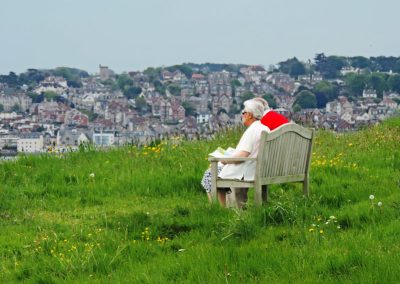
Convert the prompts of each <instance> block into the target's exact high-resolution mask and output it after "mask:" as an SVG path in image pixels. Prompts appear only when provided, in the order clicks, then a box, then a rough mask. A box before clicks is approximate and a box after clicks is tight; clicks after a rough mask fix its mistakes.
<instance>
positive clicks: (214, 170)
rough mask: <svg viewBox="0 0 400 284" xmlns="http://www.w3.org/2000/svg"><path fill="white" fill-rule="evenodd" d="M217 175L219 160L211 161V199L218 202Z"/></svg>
mask: <svg viewBox="0 0 400 284" xmlns="http://www.w3.org/2000/svg"><path fill="white" fill-rule="evenodd" d="M217 175H218V165H217V162H211V201H212V202H213V203H215V202H217V200H218V198H217Z"/></svg>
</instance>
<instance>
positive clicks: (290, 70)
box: [278, 57, 306, 77]
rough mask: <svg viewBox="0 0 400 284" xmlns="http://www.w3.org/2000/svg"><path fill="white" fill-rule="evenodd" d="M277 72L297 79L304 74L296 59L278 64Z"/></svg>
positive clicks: (302, 66) (304, 69)
mask: <svg viewBox="0 0 400 284" xmlns="http://www.w3.org/2000/svg"><path fill="white" fill-rule="evenodd" d="M278 65H279V71H281V72H283V73H286V74H289V75H290V76H293V77H297V76H299V75H304V74H305V73H306V68H305V67H304V64H303V63H301V62H300V61H299V60H298V59H297V58H296V57H293V58H291V59H288V60H286V61H282V62H279V63H278Z"/></svg>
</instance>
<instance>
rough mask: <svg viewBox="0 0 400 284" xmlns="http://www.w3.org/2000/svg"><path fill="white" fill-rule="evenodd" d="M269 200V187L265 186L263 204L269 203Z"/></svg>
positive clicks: (263, 187)
mask: <svg viewBox="0 0 400 284" xmlns="http://www.w3.org/2000/svg"><path fill="white" fill-rule="evenodd" d="M268 199H269V196H268V185H266V184H264V185H263V186H262V200H263V203H267V202H268Z"/></svg>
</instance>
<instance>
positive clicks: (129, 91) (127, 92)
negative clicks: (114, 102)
mask: <svg viewBox="0 0 400 284" xmlns="http://www.w3.org/2000/svg"><path fill="white" fill-rule="evenodd" d="M125 87H126V88H125V89H124V96H125V97H127V98H128V99H134V98H136V97H137V96H138V95H140V94H141V93H142V88H140V87H135V86H125Z"/></svg>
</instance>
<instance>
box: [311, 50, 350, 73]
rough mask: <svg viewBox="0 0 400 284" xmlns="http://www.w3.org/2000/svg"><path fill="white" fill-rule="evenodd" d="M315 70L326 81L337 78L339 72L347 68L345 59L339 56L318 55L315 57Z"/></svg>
mask: <svg viewBox="0 0 400 284" xmlns="http://www.w3.org/2000/svg"><path fill="white" fill-rule="evenodd" d="M314 61H315V64H316V70H317V71H319V72H321V74H322V76H323V77H324V78H327V79H333V78H337V77H338V76H339V71H340V70H341V69H342V68H343V67H344V66H347V65H348V63H347V59H346V58H344V57H341V56H328V57H326V56H325V54H323V53H319V54H317V55H316V56H315V59H314Z"/></svg>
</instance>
